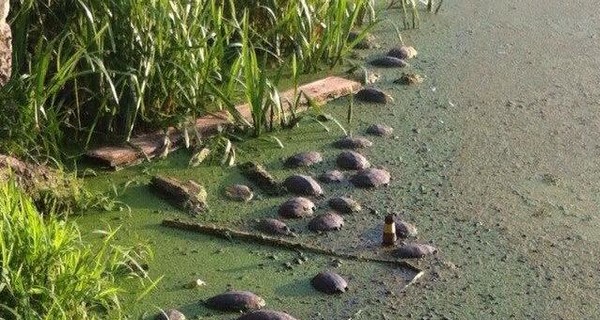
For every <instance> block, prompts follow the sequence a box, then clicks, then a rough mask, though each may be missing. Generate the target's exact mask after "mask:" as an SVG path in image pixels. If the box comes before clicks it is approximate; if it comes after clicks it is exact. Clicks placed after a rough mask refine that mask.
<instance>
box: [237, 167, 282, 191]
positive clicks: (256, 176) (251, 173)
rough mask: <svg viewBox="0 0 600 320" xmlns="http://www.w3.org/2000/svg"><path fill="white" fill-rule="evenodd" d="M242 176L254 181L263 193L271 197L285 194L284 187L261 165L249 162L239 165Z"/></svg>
mask: <svg viewBox="0 0 600 320" xmlns="http://www.w3.org/2000/svg"><path fill="white" fill-rule="evenodd" d="M238 168H239V169H240V171H241V172H242V175H244V177H246V178H247V179H248V180H250V181H252V183H254V184H255V185H256V186H257V187H259V188H260V189H261V190H262V191H264V192H266V193H267V194H270V195H280V194H283V192H284V190H283V187H282V186H281V184H280V183H279V182H277V180H275V178H273V176H272V175H271V174H270V173H269V172H268V171H267V170H266V169H265V168H264V167H263V166H262V165H260V164H258V163H256V162H252V161H248V162H245V163H242V164H240V165H238Z"/></svg>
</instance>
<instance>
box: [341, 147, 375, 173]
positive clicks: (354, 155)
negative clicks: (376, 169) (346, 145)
mask: <svg viewBox="0 0 600 320" xmlns="http://www.w3.org/2000/svg"><path fill="white" fill-rule="evenodd" d="M335 163H336V164H337V166H338V167H340V168H342V169H345V170H363V169H366V168H368V167H370V166H371V164H370V163H369V161H368V160H367V158H365V157H364V156H363V155H362V154H360V153H358V152H355V151H344V152H342V153H340V154H339V155H338V157H337V159H336V160H335Z"/></svg>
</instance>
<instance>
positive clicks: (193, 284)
mask: <svg viewBox="0 0 600 320" xmlns="http://www.w3.org/2000/svg"><path fill="white" fill-rule="evenodd" d="M205 285H206V282H204V281H202V279H195V280H192V281H190V282H188V283H187V284H186V285H185V287H186V288H187V289H197V288H200V287H202V286H205Z"/></svg>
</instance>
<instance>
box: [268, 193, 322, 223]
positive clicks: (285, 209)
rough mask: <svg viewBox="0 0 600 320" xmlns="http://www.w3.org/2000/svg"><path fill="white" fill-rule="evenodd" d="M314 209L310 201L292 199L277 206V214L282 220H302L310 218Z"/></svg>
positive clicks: (301, 198)
mask: <svg viewBox="0 0 600 320" xmlns="http://www.w3.org/2000/svg"><path fill="white" fill-rule="evenodd" d="M315 209H316V207H315V204H314V203H313V202H312V201H311V200H310V199H307V198H304V197H294V198H290V199H288V200H287V201H286V202H284V203H283V204H282V205H281V206H279V210H278V211H277V213H278V214H279V216H281V217H283V218H304V217H308V216H312V215H313V213H314V212H315Z"/></svg>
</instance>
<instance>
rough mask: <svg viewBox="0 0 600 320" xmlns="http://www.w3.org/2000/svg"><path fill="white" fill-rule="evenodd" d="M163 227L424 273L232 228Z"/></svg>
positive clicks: (181, 224)
mask: <svg viewBox="0 0 600 320" xmlns="http://www.w3.org/2000/svg"><path fill="white" fill-rule="evenodd" d="M162 225H163V226H165V227H170V228H175V229H181V230H187V231H193V232H198V233H203V234H208V235H212V236H216V237H220V238H225V239H230V238H237V239H241V240H248V241H251V242H254V243H259V244H264V245H269V246H273V247H280V248H285V249H291V250H302V251H306V252H312V253H316V254H322V255H327V256H332V257H336V258H341V259H346V260H353V261H364V262H376V263H384V264H388V265H392V266H395V267H401V268H405V269H409V270H410V271H413V272H415V273H417V275H415V276H414V280H416V278H419V277H421V275H422V274H423V271H422V270H421V269H419V268H417V267H415V266H413V265H412V264H410V263H408V262H406V261H403V260H397V259H382V258H374V257H364V256H360V255H355V254H349V253H342V252H336V251H334V250H331V249H324V248H319V247H315V246H311V245H308V244H304V243H300V242H295V241H290V240H286V239H281V238H276V237H270V236H266V235H262V234H254V233H250V232H244V231H239V230H233V229H230V228H224V227H218V226H215V225H206V224H201V223H197V222H188V221H181V220H178V219H175V220H173V219H165V220H163V221H162Z"/></svg>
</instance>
